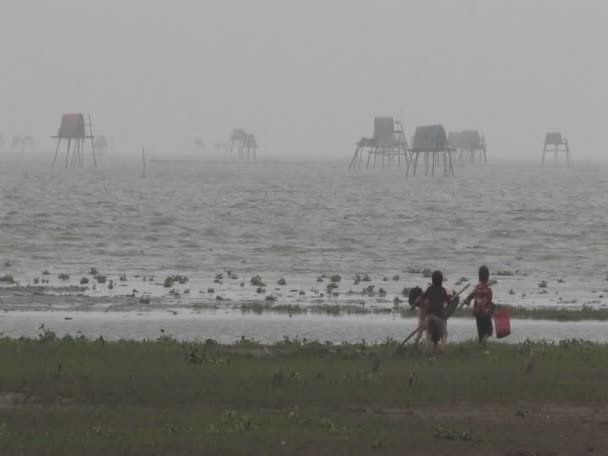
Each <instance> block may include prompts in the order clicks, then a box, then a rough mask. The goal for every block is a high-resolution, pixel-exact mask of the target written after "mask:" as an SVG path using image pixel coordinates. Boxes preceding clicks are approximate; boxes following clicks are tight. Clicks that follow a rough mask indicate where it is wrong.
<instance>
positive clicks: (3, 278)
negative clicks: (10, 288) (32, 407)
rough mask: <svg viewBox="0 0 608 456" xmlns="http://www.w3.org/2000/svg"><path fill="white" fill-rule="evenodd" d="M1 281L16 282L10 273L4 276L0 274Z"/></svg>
mask: <svg viewBox="0 0 608 456" xmlns="http://www.w3.org/2000/svg"><path fill="white" fill-rule="evenodd" d="M0 282H4V283H15V278H14V277H13V276H12V275H10V274H6V275H3V276H0Z"/></svg>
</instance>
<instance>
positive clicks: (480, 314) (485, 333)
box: [463, 266, 494, 346]
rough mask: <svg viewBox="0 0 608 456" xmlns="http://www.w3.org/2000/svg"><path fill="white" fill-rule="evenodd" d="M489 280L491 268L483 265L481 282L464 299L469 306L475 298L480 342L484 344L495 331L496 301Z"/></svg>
mask: <svg viewBox="0 0 608 456" xmlns="http://www.w3.org/2000/svg"><path fill="white" fill-rule="evenodd" d="M489 281H490V270H489V269H488V267H487V266H481V267H480V268H479V283H478V284H477V286H476V287H475V289H474V290H473V291H472V292H471V293H470V294H469V296H467V297H466V298H465V300H464V301H463V304H465V305H467V306H468V305H469V304H470V303H471V301H473V300H474V302H473V315H475V320H476V322H477V337H478V338H479V343H480V344H482V345H484V346H485V345H486V342H487V341H488V338H489V337H491V336H492V333H493V332H494V328H493V325H492V313H493V312H494V302H493V301H492V299H493V293H492V289H491V288H490V285H489Z"/></svg>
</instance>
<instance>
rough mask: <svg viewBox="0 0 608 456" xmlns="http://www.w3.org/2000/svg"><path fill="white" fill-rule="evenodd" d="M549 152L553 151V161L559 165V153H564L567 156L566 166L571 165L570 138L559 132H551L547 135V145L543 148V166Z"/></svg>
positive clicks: (541, 163)
mask: <svg viewBox="0 0 608 456" xmlns="http://www.w3.org/2000/svg"><path fill="white" fill-rule="evenodd" d="M547 153H549V154H551V153H553V163H554V165H555V166H558V165H559V154H560V153H561V154H564V155H565V157H566V166H567V167H571V166H572V161H571V160H570V146H569V144H568V140H567V139H566V138H564V137H563V136H562V134H561V133H559V132H549V133H547V134H546V135H545V147H544V148H543V156H542V158H541V161H540V165H541V166H545V156H546V155H547Z"/></svg>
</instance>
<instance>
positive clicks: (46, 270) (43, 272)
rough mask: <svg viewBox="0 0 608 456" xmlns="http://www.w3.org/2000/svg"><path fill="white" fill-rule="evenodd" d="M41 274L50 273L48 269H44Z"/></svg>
mask: <svg viewBox="0 0 608 456" xmlns="http://www.w3.org/2000/svg"><path fill="white" fill-rule="evenodd" d="M42 275H51V273H50V272H49V271H48V269H45V270H44V271H42Z"/></svg>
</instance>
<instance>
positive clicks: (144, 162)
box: [141, 147, 146, 179]
mask: <svg viewBox="0 0 608 456" xmlns="http://www.w3.org/2000/svg"><path fill="white" fill-rule="evenodd" d="M141 163H142V173H141V177H143V178H144V179H145V178H146V150H145V149H144V148H143V147H142V148H141Z"/></svg>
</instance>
